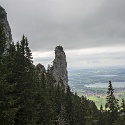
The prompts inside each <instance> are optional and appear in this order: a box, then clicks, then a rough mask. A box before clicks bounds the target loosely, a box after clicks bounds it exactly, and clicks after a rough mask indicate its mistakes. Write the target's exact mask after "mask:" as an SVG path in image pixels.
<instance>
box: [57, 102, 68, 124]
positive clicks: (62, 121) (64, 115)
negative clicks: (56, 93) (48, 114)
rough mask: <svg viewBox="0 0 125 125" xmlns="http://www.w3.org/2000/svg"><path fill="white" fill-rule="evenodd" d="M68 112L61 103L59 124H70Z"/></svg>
mask: <svg viewBox="0 0 125 125" xmlns="http://www.w3.org/2000/svg"><path fill="white" fill-rule="evenodd" d="M67 118H68V117H67V113H66V109H65V107H64V106H63V105H62V104H61V111H60V113H59V116H58V121H57V122H58V125H70V124H69V121H68V119H67Z"/></svg>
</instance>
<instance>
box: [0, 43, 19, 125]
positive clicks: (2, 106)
mask: <svg viewBox="0 0 125 125" xmlns="http://www.w3.org/2000/svg"><path fill="white" fill-rule="evenodd" d="M14 53H15V47H14V45H13V44H12V45H11V46H10V48H9V50H8V52H7V54H6V55H2V56H1V59H0V124H1V125H14V123H15V121H14V118H15V114H16V112H17V111H18V107H15V102H16V100H15V99H14V95H13V92H14V90H15V84H16V83H15V82H14V81H13V67H14Z"/></svg>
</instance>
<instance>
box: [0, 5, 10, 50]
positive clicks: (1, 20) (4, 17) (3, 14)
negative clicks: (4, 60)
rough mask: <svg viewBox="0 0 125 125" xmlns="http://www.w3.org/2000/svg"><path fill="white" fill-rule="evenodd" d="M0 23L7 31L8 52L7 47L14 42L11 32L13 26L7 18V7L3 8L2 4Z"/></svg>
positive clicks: (5, 31)
mask: <svg viewBox="0 0 125 125" xmlns="http://www.w3.org/2000/svg"><path fill="white" fill-rule="evenodd" d="M0 25H1V26H2V27H3V31H4V33H5V38H6V45H5V52H6V49H7V48H9V46H10V44H11V42H12V34H11V28H10V26H9V23H8V20H7V13H6V11H5V9H4V8H2V7H1V6H0Z"/></svg>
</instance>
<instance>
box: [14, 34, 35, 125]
mask: <svg viewBox="0 0 125 125" xmlns="http://www.w3.org/2000/svg"><path fill="white" fill-rule="evenodd" d="M31 56H32V54H31V51H30V49H29V48H28V41H27V38H26V37H25V36H24V35H23V37H22V40H21V41H20V42H18V43H17V44H16V55H15V68H14V72H15V82H16V83H17V85H16V90H15V92H14V94H15V98H19V100H18V102H17V104H16V105H17V106H19V107H20V109H19V110H18V112H17V113H16V118H15V122H16V124H17V125H18V124H25V125H27V124H34V122H35V114H36V112H35V102H34V97H35V95H34V91H35V90H34V89H35V85H34V77H33V76H34V75H35V74H34V73H35V72H34V65H33V63H32V60H31V59H32V57H31Z"/></svg>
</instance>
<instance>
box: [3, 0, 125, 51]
mask: <svg viewBox="0 0 125 125" xmlns="http://www.w3.org/2000/svg"><path fill="white" fill-rule="evenodd" d="M2 3H3V7H4V8H5V9H6V10H7V11H8V19H9V21H10V25H11V27H12V31H13V38H14V39H15V41H17V40H20V39H21V36H22V34H25V35H26V36H27V37H28V39H29V41H30V47H31V49H32V50H33V51H36V50H38V51H39V50H50V49H51V50H52V49H54V47H55V46H57V45H59V44H61V45H62V46H64V48H65V49H73V48H86V47H87V48H89V47H96V46H113V45H118V44H121V45H125V42H124V40H125V35H124V32H125V25H124V22H125V15H124V12H125V8H124V5H125V1H123V0H119V1H118V0H110V1H105V0H101V1H98V0H95V1H93V0H91V1H87V0H83V1H80V0H78V1H76V0H68V1H67V0H60V1H58V0H53V1H51V0H42V1H37V2H36V1H35V0H26V1H24V0H21V1H16V2H15V0H11V1H9V0H7V1H3V2H2Z"/></svg>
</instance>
